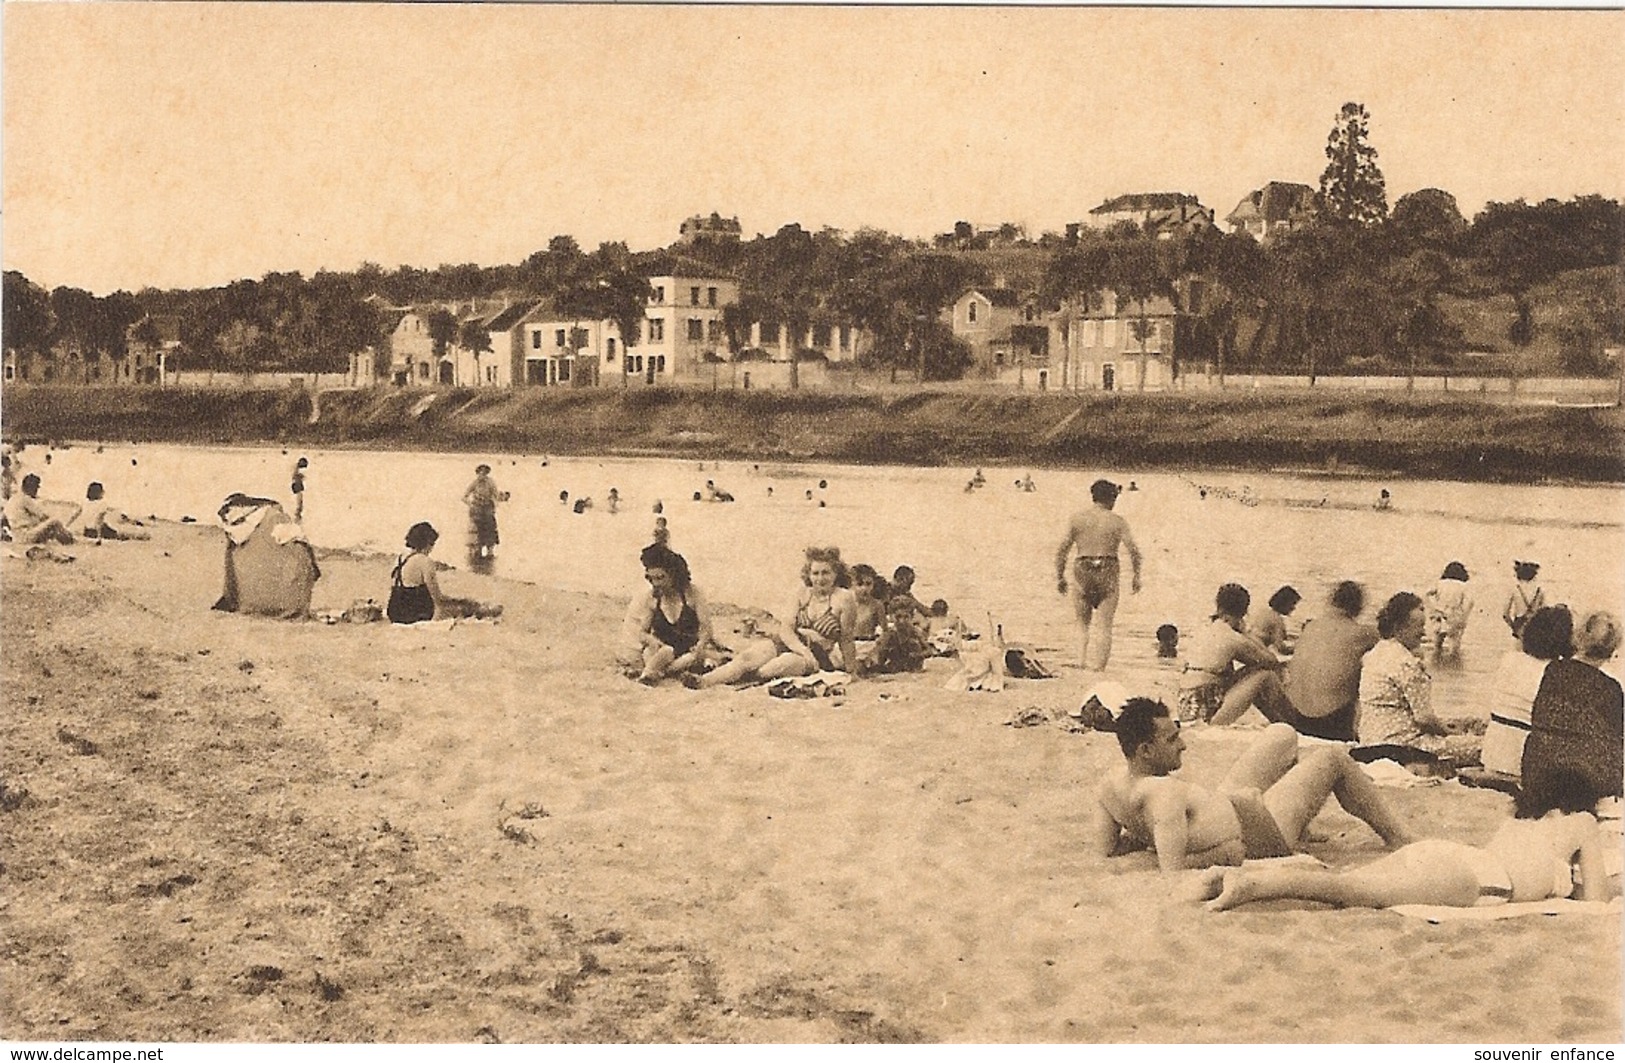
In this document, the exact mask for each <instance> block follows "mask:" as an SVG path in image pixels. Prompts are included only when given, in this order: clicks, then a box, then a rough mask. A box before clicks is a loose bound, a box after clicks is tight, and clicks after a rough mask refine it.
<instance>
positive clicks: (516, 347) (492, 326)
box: [472, 300, 537, 388]
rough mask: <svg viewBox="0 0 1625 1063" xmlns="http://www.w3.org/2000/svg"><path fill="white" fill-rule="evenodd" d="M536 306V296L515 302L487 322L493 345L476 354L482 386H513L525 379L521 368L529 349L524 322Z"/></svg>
mask: <svg viewBox="0 0 1625 1063" xmlns="http://www.w3.org/2000/svg"><path fill="white" fill-rule="evenodd" d="M536 306H537V303H536V302H535V301H534V300H532V301H527V302H518V303H514V304H512V305H511V306H509V307H507V308H506V309H503V310H501V311H498V312H497V314H496V316H495V317H492V318H491V319H490V320H488V321H487V322H486V323H485V334H486V336H487V338H488V339H489V342H490V344H491V349H490V350H489V351H484V352H481V353H479V354H476V355H475V356H474V364H473V366H472V368H473V370H474V375H475V384H476V385H477V386H478V387H482V388H506V387H512V386H513V385H514V384H517V383H519V382H520V380H522V379H523V377H522V376H521V375H520V371H521V370H523V368H524V363H525V351H524V329H523V328H522V327H521V326H522V324H523V322H524V321H525V319H526V317H527V316H528V315H529V314H530V312H531V311H532V310H534V309H535V308H536Z"/></svg>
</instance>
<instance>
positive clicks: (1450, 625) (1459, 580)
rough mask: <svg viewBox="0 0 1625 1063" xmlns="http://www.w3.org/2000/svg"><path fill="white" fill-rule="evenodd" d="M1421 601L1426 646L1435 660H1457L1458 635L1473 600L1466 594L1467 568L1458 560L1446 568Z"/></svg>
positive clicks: (1459, 643)
mask: <svg viewBox="0 0 1625 1063" xmlns="http://www.w3.org/2000/svg"><path fill="white" fill-rule="evenodd" d="M1423 600H1424V602H1425V604H1426V605H1427V624H1428V627H1427V646H1428V648H1429V649H1430V650H1431V651H1432V653H1433V657H1434V659H1435V660H1437V661H1440V662H1451V661H1456V660H1459V659H1460V657H1461V636H1462V634H1463V633H1464V632H1465V631H1466V630H1467V618H1468V617H1469V616H1471V615H1472V612H1473V599H1472V597H1471V596H1470V595H1468V593H1467V566H1466V565H1463V564H1462V563H1461V562H1460V561H1452V562H1450V564H1448V565H1446V566H1445V567H1444V572H1443V573H1442V574H1441V575H1440V576H1439V582H1438V584H1437V585H1436V586H1435V587H1434V588H1433V589H1432V590H1430V591H1428V592H1427V594H1426V595H1424V597H1423Z"/></svg>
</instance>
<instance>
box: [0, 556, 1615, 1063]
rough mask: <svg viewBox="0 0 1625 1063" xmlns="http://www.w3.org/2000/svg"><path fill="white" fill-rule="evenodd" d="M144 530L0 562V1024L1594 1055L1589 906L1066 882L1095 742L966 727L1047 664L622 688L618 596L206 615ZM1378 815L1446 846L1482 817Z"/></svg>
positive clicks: (1072, 872) (268, 1037)
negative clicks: (384, 620) (1211, 892)
mask: <svg viewBox="0 0 1625 1063" xmlns="http://www.w3.org/2000/svg"><path fill="white" fill-rule="evenodd" d="M153 530H154V536H155V537H154V539H153V541H151V542H150V543H111V544H107V545H105V546H102V547H87V546H83V545H80V546H77V547H75V548H74V552H75V553H76V555H77V560H75V561H74V562H72V563H71V564H53V563H51V562H49V561H29V560H24V559H21V558H18V557H12V556H6V557H3V558H0V587H3V590H4V608H3V609H0V638H3V641H4V645H5V648H6V652H5V653H4V654H3V655H0V679H3V685H0V702H3V710H4V712H3V721H0V739H3V741H0V764H3V773H0V781H3V784H4V787H3V790H0V823H3V824H4V830H3V831H0V858H3V862H4V875H5V878H6V881H7V887H6V889H5V891H4V898H3V900H0V913H3V918H4V921H5V928H6V939H7V942H8V947H7V948H6V949H5V950H4V951H3V952H0V981H3V984H4V985H5V986H6V992H5V995H4V998H3V1002H0V1032H3V1033H4V1035H5V1036H6V1037H7V1038H11V1039H22V1040H48V1041H53V1042H57V1041H63V1040H81V1039H94V1040H135V1041H169V1040H176V1041H239V1040H240V1041H289V1042H303V1041H319V1040H339V1041H379V1042H416V1041H427V1042H470V1041H496V1040H501V1041H509V1042H518V1041H662V1042H665V1041H702V1042H720V1041H757V1042H780V1043H782V1042H801V1041H810V1042H830V1041H842V1040H849V1041H886V1040H908V1041H972V1042H987V1041H1011V1042H1020V1043H1038V1042H1091V1041H1097V1042H1206V1041H1239V1042H1277V1041H1307V1042H1367V1041H1378V1042H1381V1041H1391V1042H1467V1041H1471V1042H1480V1043H1525V1042H1529V1043H1542V1042H1549V1041H1560V1042H1571V1043H1572V1042H1593V1041H1609V1042H1612V1041H1618V1040H1619V1038H1620V1036H1621V1032H1622V1031H1621V1005H1620V960H1619V957H1620V926H1619V923H1618V921H1617V920H1613V919H1598V918H1585V917H1569V916H1565V917H1559V918H1553V919H1519V920H1511V921H1507V922H1503V923H1493V924H1481V923H1451V924H1445V925H1442V926H1432V925H1429V924H1427V923H1423V922H1420V921H1416V920H1410V919H1405V918H1403V917H1401V916H1398V915H1394V914H1392V913H1388V912H1369V911H1350V912H1328V911H1325V910H1317V909H1315V908H1313V906H1307V905H1289V904H1285V903H1280V904H1270V905H1262V906H1259V907H1258V908H1257V910H1249V911H1240V912H1232V913H1224V914H1217V915H1216V914H1213V913H1207V912H1204V911H1202V910H1201V909H1200V908H1199V907H1198V906H1196V905H1194V904H1190V903H1188V902H1184V901H1182V900H1180V899H1178V898H1177V897H1174V896H1172V895H1170V893H1169V891H1168V889H1167V888H1166V887H1165V886H1164V885H1163V884H1162V881H1161V879H1160V878H1159V877H1158V875H1157V874H1156V873H1155V872H1154V870H1153V869H1152V865H1151V862H1150V860H1149V859H1148V858H1146V857H1145V856H1144V855H1143V854H1142V855H1137V856H1131V857H1124V858H1120V859H1116V860H1111V861H1105V862H1102V861H1098V860H1095V859H1092V858H1090V857H1088V856H1086V855H1085V854H1084V852H1083V846H1082V841H1081V839H1082V836H1083V832H1084V830H1085V827H1086V816H1087V811H1088V797H1089V795H1090V793H1091V792H1092V788H1093V786H1094V784H1095V780H1097V779H1098V778H1099V776H1100V774H1101V773H1102V772H1103V771H1105V770H1106V769H1107V768H1108V767H1109V766H1110V765H1112V764H1113V763H1116V762H1117V760H1118V759H1119V754H1118V752H1117V749H1116V746H1115V743H1114V742H1113V741H1112V740H1111V738H1110V737H1109V736H1107V735H1103V734H1095V733H1090V734H1073V733H1069V732H1068V731H1067V730H1065V729H1063V728H1062V727H1061V726H1059V724H1057V723H1056V722H1054V720H1053V719H1051V720H1050V721H1048V722H1040V723H1039V724H1038V725H1037V726H1029V727H1011V726H1005V724H1006V722H1007V721H1009V720H1011V719H1012V717H1014V716H1015V715H1016V714H1017V712H1018V711H1020V710H1022V709H1024V708H1029V707H1034V708H1038V709H1039V710H1040V712H1041V714H1043V715H1049V714H1052V713H1055V712H1057V711H1059V710H1062V709H1065V708H1071V707H1074V706H1075V705H1076V704H1077V703H1078V701H1079V700H1081V697H1082V694H1083V692H1084V690H1085V683H1084V681H1083V679H1082V676H1081V674H1080V673H1077V672H1075V671H1072V670H1070V669H1062V670H1061V676H1060V677H1059V678H1057V679H1053V680H1048V681H1011V682H1010V684H1009V685H1008V686H1007V688H1006V690H1005V691H1004V692H1003V693H1001V694H950V693H946V692H944V691H942V690H941V682H942V680H943V679H944V678H945V677H946V674H947V673H946V672H945V671H942V670H938V671H932V672H928V673H927V674H925V675H915V676H902V677H890V678H885V679H880V680H875V681H865V682H861V683H858V684H855V685H854V686H853V687H852V689H851V691H850V692H849V693H848V695H847V696H846V697H845V698H844V699H841V700H838V701H837V700H833V699H831V700H823V701H789V702H781V701H777V700H775V699H772V698H769V697H768V696H767V695H766V693H765V692H764V691H762V690H761V689H754V690H745V691H737V692H736V691H726V690H725V691H712V692H706V693H700V692H690V691H687V690H684V689H682V688H681V687H676V686H670V687H661V688H657V689H653V690H649V689H645V688H642V687H639V686H637V685H635V684H632V683H630V682H628V681H627V680H625V679H623V678H621V677H620V676H619V675H618V674H617V673H616V671H615V670H614V668H613V667H612V666H611V665H610V663H609V661H608V659H607V655H606V654H605V653H604V652H603V647H604V646H605V645H606V644H607V642H608V640H609V639H610V637H611V636H612V634H613V632H614V630H615V628H616V625H617V624H618V622H619V619H620V615H621V610H622V605H623V603H621V602H619V601H615V600H611V599H608V598H605V597H602V596H595V595H585V594H571V593H565V592H561V591H556V590H552V589H549V588H546V587H542V586H535V585H529V584H523V583H515V582H510V581H504V580H495V579H489V578H485V577H478V576H473V575H469V574H467V573H462V572H455V571H454V572H449V573H447V575H446V576H445V586H446V589H447V590H448V591H449V592H450V593H453V594H471V595H474V596H478V597H482V598H485V599H488V600H494V601H499V602H501V603H502V604H503V605H504V606H505V607H506V612H505V614H504V617H503V620H502V622H500V623H496V624H489V623H478V624H462V625H458V626H456V627H453V628H450V629H447V628H444V627H440V628H432V627H431V628H417V629H400V628H396V627H392V626H390V625H387V624H364V625H350V624H337V625H332V626H327V625H323V624H320V623H314V622H312V623H289V622H281V621H273V620H264V619H257V618H252V617H242V616H236V615H232V614H223V613H215V612H211V611H210V610H209V608H208V607H209V603H211V602H212V601H213V600H214V598H215V596H216V595H217V594H218V592H219V589H220V587H219V580H220V557H221V551H222V541H223V540H222V539H221V536H220V533H219V532H218V531H215V530H213V529H208V528H199V527H196V526H183V525H172V524H159V525H157V526H156V527H155V528H154V529H153ZM321 565H322V571H323V575H322V579H321V580H320V581H319V582H318V584H317V586H316V596H315V601H314V605H315V607H316V608H317V609H318V610H321V609H329V608H341V607H343V606H346V605H349V604H350V603H351V601H352V600H354V599H356V598H364V597H369V596H370V597H382V595H383V594H384V591H385V588H386V586H387V582H388V564H387V561H384V560H380V559H377V558H368V557H356V556H351V555H347V554H331V555H327V556H324V557H323V558H322V559H321ZM1124 680H1125V681H1133V677H1132V676H1128V677H1124ZM1250 737H1251V735H1250V733H1249V732H1248V731H1246V730H1237V731H1215V730H1209V729H1202V728H1196V729H1193V730H1192V733H1191V735H1190V746H1191V749H1190V752H1189V753H1188V755H1187V758H1186V763H1187V766H1186V768H1185V769H1184V772H1183V774H1185V775H1186V776H1188V777H1190V778H1192V779H1194V780H1196V781H1204V782H1209V783H1211V782H1213V781H1215V780H1217V778H1218V777H1219V776H1220V775H1222V773H1223V771H1224V769H1225V768H1226V767H1227V766H1228V764H1229V763H1230V761H1231V760H1232V759H1233V757H1234V756H1235V754H1236V752H1237V751H1238V750H1239V748H1240V747H1241V745H1242V744H1243V743H1245V742H1246V741H1247V740H1248V739H1249V738H1250ZM1385 793H1387V794H1388V795H1389V796H1390V797H1391V798H1392V800H1393V802H1394V804H1395V806H1396V807H1397V809H1398V810H1399V811H1400V813H1401V814H1402V815H1403V816H1405V817H1406V819H1407V820H1408V821H1409V822H1410V823H1411V824H1412V826H1413V828H1414V829H1415V830H1417V831H1418V832H1419V833H1421V834H1424V835H1431V836H1443V837H1452V838H1457V839H1460V840H1463V841H1468V842H1482V841H1484V840H1485V839H1487V838H1488V836H1489V835H1490V833H1491V832H1492V831H1493V830H1494V827H1495V825H1496V824H1497V823H1498V822H1500V821H1501V820H1502V819H1504V818H1505V816H1506V815H1508V809H1509V801H1508V799H1506V798H1505V797H1503V796H1502V795H1499V794H1496V793H1493V792H1489V791H1475V790H1465V789H1462V788H1460V787H1458V786H1456V785H1455V784H1446V785H1444V786H1440V787H1437V788H1434V789H1418V790H1394V791H1385ZM1313 836H1314V839H1315V840H1314V842H1313V844H1312V846H1311V850H1312V851H1313V852H1314V853H1315V855H1317V856H1320V857H1321V858H1322V859H1325V860H1327V861H1328V862H1331V863H1334V864H1348V863H1355V862H1362V861H1365V860H1368V859H1370V858H1372V857H1374V856H1375V855H1377V853H1378V852H1379V851H1380V849H1379V846H1378V843H1377V840H1376V838H1375V837H1374V836H1373V835H1372V834H1371V833H1370V832H1369V831H1368V830H1366V829H1365V828H1364V827H1363V826H1362V825H1361V824H1359V823H1358V822H1357V821H1355V820H1353V819H1351V818H1350V817H1348V816H1347V815H1346V814H1344V813H1342V812H1341V811H1339V810H1337V809H1336V808H1335V807H1333V808H1330V809H1328V810H1327V811H1326V812H1323V813H1322V815H1321V816H1320V817H1319V818H1318V819H1317V821H1316V823H1315V825H1314V828H1313ZM1198 970H1199V971H1200V973H1199V974H1197V973H1193V972H1196V971H1198ZM1576 971H1583V972H1586V974H1585V977H1583V978H1579V979H1576V977H1575V972H1576ZM1306 985H1312V986H1314V1001H1313V1006H1306V1005H1305V1003H1304V996H1303V993H1302V987H1304V986H1306Z"/></svg>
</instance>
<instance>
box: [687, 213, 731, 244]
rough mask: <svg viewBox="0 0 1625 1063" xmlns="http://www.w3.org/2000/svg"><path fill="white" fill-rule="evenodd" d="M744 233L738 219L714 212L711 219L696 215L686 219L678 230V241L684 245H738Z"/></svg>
mask: <svg viewBox="0 0 1625 1063" xmlns="http://www.w3.org/2000/svg"><path fill="white" fill-rule="evenodd" d="M742 232H743V230H742V229H740V227H739V219H738V218H737V217H734V218H724V217H723V216H722V215H720V214H718V213H717V212H716V211H714V210H713V211H712V212H711V216H710V217H706V216H705V215H703V214H696V215H694V216H693V217H691V218H685V219H684V220H683V223H682V224H681V225H680V226H678V228H677V239H678V242H679V243H684V244H707V243H710V244H722V243H732V244H737V243H738V242H739V238H740V235H741V233H742Z"/></svg>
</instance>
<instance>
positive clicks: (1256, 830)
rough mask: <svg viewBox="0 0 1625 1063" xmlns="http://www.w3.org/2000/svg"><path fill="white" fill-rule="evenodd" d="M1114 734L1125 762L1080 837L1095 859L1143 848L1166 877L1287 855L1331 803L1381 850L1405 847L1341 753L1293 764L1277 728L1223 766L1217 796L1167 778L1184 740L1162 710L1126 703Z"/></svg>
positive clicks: (1366, 782)
mask: <svg viewBox="0 0 1625 1063" xmlns="http://www.w3.org/2000/svg"><path fill="white" fill-rule="evenodd" d="M1116 732H1117V742H1118V745H1119V746H1121V747H1122V750H1123V757H1124V759H1125V761H1126V762H1127V763H1125V764H1124V765H1123V766H1122V767H1121V768H1118V769H1117V770H1115V771H1113V772H1112V773H1111V774H1110V775H1108V776H1107V777H1106V780H1105V782H1104V783H1103V784H1102V785H1101V788H1100V800H1099V803H1098V805H1097V806H1096V809H1095V815H1094V822H1093V824H1092V825H1091V829H1090V834H1089V845H1090V848H1091V849H1092V850H1093V851H1094V852H1096V853H1097V854H1099V855H1100V856H1103V857H1108V856H1117V855H1119V854H1122V853H1126V852H1132V851H1135V850H1139V849H1151V850H1154V851H1155V852H1156V854H1157V864H1158V865H1159V866H1160V867H1161V868H1162V870H1163V871H1164V872H1165V873H1171V872H1178V871H1184V870H1187V869H1192V868H1196V869H1200V868H1206V867H1212V866H1215V865H1220V864H1223V865H1236V864H1240V863H1241V861H1242V860H1243V858H1252V859H1260V858H1263V857H1271V856H1286V855H1288V854H1290V853H1291V852H1293V851H1294V850H1295V849H1296V847H1297V845H1298V844H1299V842H1300V841H1301V840H1302V838H1303V833H1304V830H1305V828H1306V827H1308V825H1309V821H1310V820H1312V819H1313V818H1314V817H1315V815H1316V813H1318V812H1319V811H1320V808H1321V806H1322V805H1324V804H1325V803H1326V799H1327V798H1328V797H1332V796H1335V797H1336V798H1337V801H1338V804H1340V805H1342V806H1343V808H1345V809H1346V810H1347V811H1349V812H1350V813H1352V814H1353V815H1355V816H1357V817H1358V818H1360V819H1362V820H1364V821H1365V822H1366V823H1367V824H1368V825H1369V826H1370V827H1371V829H1372V830H1374V831H1376V832H1377V834H1378V835H1380V836H1381V838H1382V840H1383V842H1384V843H1385V844H1386V845H1387V846H1388V848H1390V849H1398V848H1399V847H1400V846H1402V845H1405V844H1407V843H1409V842H1410V841H1412V838H1411V835H1410V832H1409V831H1407V830H1406V829H1405V827H1404V826H1403V825H1402V824H1401V823H1400V822H1399V820H1398V819H1397V818H1395V816H1394V814H1393V812H1392V811H1390V810H1389V808H1388V805H1387V803H1386V802H1385V801H1383V799H1382V795H1381V794H1380V793H1379V792H1378V791H1377V788H1376V785H1375V784H1374V783H1372V782H1371V780H1370V779H1369V778H1367V776H1366V774H1365V772H1364V771H1363V770H1362V769H1361V767H1360V766H1359V765H1358V764H1357V763H1355V762H1354V761H1353V760H1352V759H1350V758H1349V755H1348V753H1347V752H1346V751H1344V750H1343V749H1341V748H1338V747H1330V746H1328V747H1324V748H1321V749H1316V750H1312V751H1310V752H1308V753H1307V754H1305V755H1303V756H1302V757H1300V756H1299V755H1298V734H1297V732H1296V731H1294V730H1293V729H1292V728H1291V727H1289V726H1287V725H1286V724H1279V723H1278V724H1271V725H1270V726H1269V727H1267V728H1265V729H1264V733H1263V734H1262V735H1261V736H1260V737H1259V739H1258V741H1257V742H1256V743H1254V745H1253V746H1252V748H1250V749H1248V750H1247V751H1246V752H1245V753H1243V754H1242V755H1241V757H1240V759H1238V760H1237V761H1236V763H1235V764H1234V766H1232V767H1231V769H1230V772H1229V774H1227V775H1226V776H1225V778H1224V781H1223V782H1222V783H1221V784H1220V789H1221V791H1222V792H1215V791H1213V790H1209V789H1207V788H1206V787H1203V786H1196V785H1193V784H1191V783H1187V782H1185V781H1184V780H1183V779H1176V778H1174V777H1173V775H1172V773H1173V772H1175V771H1177V770H1178V769H1179V766H1180V764H1181V762H1182V760H1183V756H1184V752H1185V739H1184V737H1183V736H1182V735H1181V734H1180V732H1179V721H1177V720H1175V719H1172V718H1171V716H1170V715H1169V712H1168V706H1166V705H1164V704H1163V703H1162V702H1160V701H1152V700H1151V699H1150V698H1131V699H1129V701H1128V702H1127V703H1126V704H1125V705H1124V706H1123V710H1122V712H1121V713H1119V714H1118V717H1117V724H1116Z"/></svg>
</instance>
